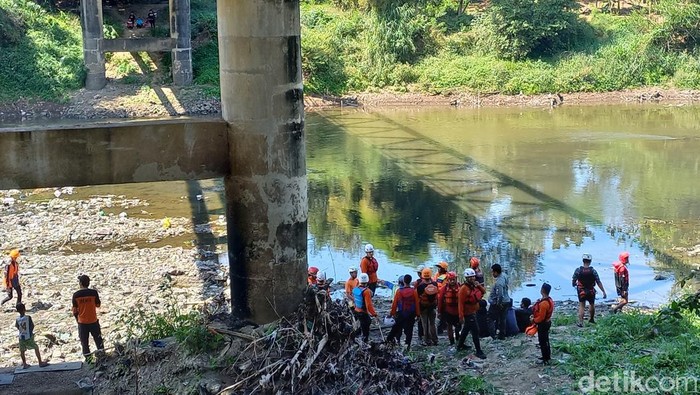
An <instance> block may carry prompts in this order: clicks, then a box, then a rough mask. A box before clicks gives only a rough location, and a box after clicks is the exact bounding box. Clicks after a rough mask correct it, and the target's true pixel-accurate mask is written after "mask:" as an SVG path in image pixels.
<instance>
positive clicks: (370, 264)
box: [360, 244, 379, 296]
mask: <svg viewBox="0 0 700 395" xmlns="http://www.w3.org/2000/svg"><path fill="white" fill-rule="evenodd" d="M377 270H379V262H377V258H375V257H374V246H373V245H372V244H367V245H366V246H365V256H363V257H362V260H361V261H360V271H361V272H362V273H365V274H367V276H368V277H369V283H367V288H369V290H370V291H371V292H372V296H374V292H375V291H376V290H377V282H378V281H379V277H377Z"/></svg>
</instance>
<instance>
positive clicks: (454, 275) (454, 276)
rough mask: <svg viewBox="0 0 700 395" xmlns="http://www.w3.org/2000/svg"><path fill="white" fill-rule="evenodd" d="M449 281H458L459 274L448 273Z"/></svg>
mask: <svg viewBox="0 0 700 395" xmlns="http://www.w3.org/2000/svg"><path fill="white" fill-rule="evenodd" d="M447 279H448V280H456V279H457V273H455V272H447Z"/></svg>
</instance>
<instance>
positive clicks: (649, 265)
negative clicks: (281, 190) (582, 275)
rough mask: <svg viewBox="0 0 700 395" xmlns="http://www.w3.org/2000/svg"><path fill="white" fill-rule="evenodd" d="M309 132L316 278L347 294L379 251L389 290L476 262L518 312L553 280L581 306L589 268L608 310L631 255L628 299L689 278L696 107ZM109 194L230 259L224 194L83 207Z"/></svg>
mask: <svg viewBox="0 0 700 395" xmlns="http://www.w3.org/2000/svg"><path fill="white" fill-rule="evenodd" d="M306 121H307V127H306V132H307V153H308V157H307V166H308V178H309V264H310V265H312V266H317V267H319V268H320V269H321V270H322V271H325V272H326V273H327V274H328V276H329V277H333V278H335V279H337V280H345V279H346V277H347V269H348V268H349V267H352V266H357V265H358V264H359V261H360V258H361V257H362V255H364V253H363V246H364V244H365V243H368V242H369V243H372V244H373V245H374V246H375V248H376V253H375V256H377V258H378V259H379V263H380V268H379V276H380V278H382V279H385V280H389V281H396V278H397V277H398V276H399V275H403V274H412V275H414V276H415V272H414V270H413V269H414V268H415V267H416V266H417V265H419V264H426V265H434V264H436V263H437V262H439V261H442V260H444V261H447V262H448V263H449V264H450V266H451V268H452V269H454V270H456V271H458V273H461V272H462V271H463V269H464V268H465V267H466V264H467V262H468V261H469V258H470V257H471V256H478V257H479V258H480V259H481V260H482V265H483V266H484V267H486V268H488V267H489V266H490V265H491V264H493V263H500V264H501V265H503V266H504V267H505V269H506V271H507V273H508V275H509V277H510V281H511V290H512V293H513V296H514V297H515V298H516V299H520V298H521V297H524V296H527V297H530V298H532V299H536V298H537V297H538V294H539V286H540V285H541V284H542V282H544V281H546V282H549V283H550V284H552V285H553V287H554V291H553V296H554V297H555V299H559V300H561V299H574V298H575V292H574V289H573V288H572V287H571V275H572V273H573V271H574V270H575V268H576V267H578V266H579V265H580V263H581V260H580V258H581V255H582V254H583V253H590V254H592V255H593V265H594V267H595V268H596V269H597V271H598V273H599V274H600V277H601V280H602V281H603V283H604V285H605V287H606V290H607V291H608V295H609V296H608V298H609V299H610V298H612V297H614V295H615V288H614V281H613V274H612V268H611V264H612V262H613V261H615V260H616V259H617V255H618V254H619V253H620V252H622V251H629V252H630V257H631V258H630V261H631V264H630V266H629V270H630V273H631V286H630V298H631V299H632V300H635V301H637V302H638V303H640V304H645V305H657V304H659V303H662V302H664V301H665V300H667V299H668V297H669V296H670V295H672V294H673V293H674V292H676V291H677V290H678V288H679V286H678V281H676V280H678V279H680V278H683V277H684V276H685V275H687V273H688V272H689V267H690V266H689V263H693V261H692V259H690V258H687V254H685V253H684V252H683V251H682V250H679V249H678V246H686V247H693V246H695V245H696V244H698V243H696V240H697V239H698V237H697V236H698V229H700V228H699V226H698V225H700V221H699V220H698V218H699V217H700V199H698V196H699V194H698V192H700V191H698V189H699V188H700V184H699V183H698V182H697V181H696V180H697V179H698V175H699V172H700V159H698V155H697V153H698V152H700V129H699V128H698V125H700V112H698V111H697V109H695V108H690V107H688V108H685V107H658V106H657V107H643V106H637V105H635V106H630V107H625V106H607V107H591V106H589V107H561V108H557V109H554V110H550V109H520V108H508V109H499V108H488V109H456V108H449V109H445V108H440V109H408V110H407V109H393V110H384V111H374V112H364V111H361V110H354V109H351V110H334V111H324V112H317V113H310V114H307V116H306ZM105 194H115V195H126V196H127V197H132V196H133V197H138V198H140V199H145V200H147V201H148V202H149V203H150V206H149V209H148V213H147V214H145V213H140V211H141V210H137V211H133V212H128V215H131V216H139V215H148V216H154V215H155V216H162V217H168V216H169V217H190V218H192V221H193V222H194V223H195V224H202V223H210V224H212V226H211V227H210V228H208V230H207V231H205V232H199V233H197V235H196V236H197V237H196V238H197V239H198V240H191V239H193V238H194V237H190V238H189V239H188V238H185V239H183V240H178V241H177V242H181V243H185V244H187V243H193V242H198V243H200V244H209V245H211V248H212V249H216V251H217V252H222V251H224V250H225V248H226V245H225V237H224V232H225V226H223V225H222V219H223V217H221V216H222V215H224V208H223V202H224V199H223V187H222V182H221V180H204V181H192V182H187V183H185V182H168V183H149V184H131V185H116V186H95V187H86V188H78V189H76V194H75V198H79V197H84V196H88V195H105ZM144 246H145V245H144ZM486 271H488V270H486ZM491 282H492V279H487V285H488V284H489V283H491ZM380 292H381V293H383V294H385V295H387V294H389V293H390V291H389V290H386V289H385V290H381V291H380Z"/></svg>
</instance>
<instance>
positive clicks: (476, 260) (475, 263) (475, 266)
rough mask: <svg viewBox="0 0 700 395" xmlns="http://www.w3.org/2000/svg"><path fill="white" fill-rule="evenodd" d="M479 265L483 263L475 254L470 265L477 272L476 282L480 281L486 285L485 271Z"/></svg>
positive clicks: (470, 260)
mask: <svg viewBox="0 0 700 395" xmlns="http://www.w3.org/2000/svg"><path fill="white" fill-rule="evenodd" d="M479 265H481V262H480V261H479V258H477V257H475V256H473V257H471V259H469V267H471V268H472V269H474V273H476V282H478V283H479V284H481V285H485V284H486V283H485V281H484V272H482V271H481V268H480V267H479Z"/></svg>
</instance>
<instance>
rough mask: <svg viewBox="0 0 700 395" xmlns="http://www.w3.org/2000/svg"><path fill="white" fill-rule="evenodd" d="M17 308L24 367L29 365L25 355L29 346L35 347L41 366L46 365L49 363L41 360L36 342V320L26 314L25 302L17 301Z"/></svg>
mask: <svg viewBox="0 0 700 395" xmlns="http://www.w3.org/2000/svg"><path fill="white" fill-rule="evenodd" d="M16 308H17V312H18V313H19V317H17V319H16V320H15V327H16V328H17V330H18V331H19V353H20V356H21V357H22V369H26V368H28V367H29V364H27V358H26V357H25V356H24V353H25V351H27V349H29V348H32V349H34V353H35V354H36V359H37V360H39V366H41V367H42V368H43V367H44V366H47V365H48V363H46V362H45V361H42V360H41V353H40V352H39V346H37V345H36V342H34V321H32V317H31V316H28V315H26V314H25V313H26V312H27V309H26V307H25V306H24V304H23V303H17V307H16Z"/></svg>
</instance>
